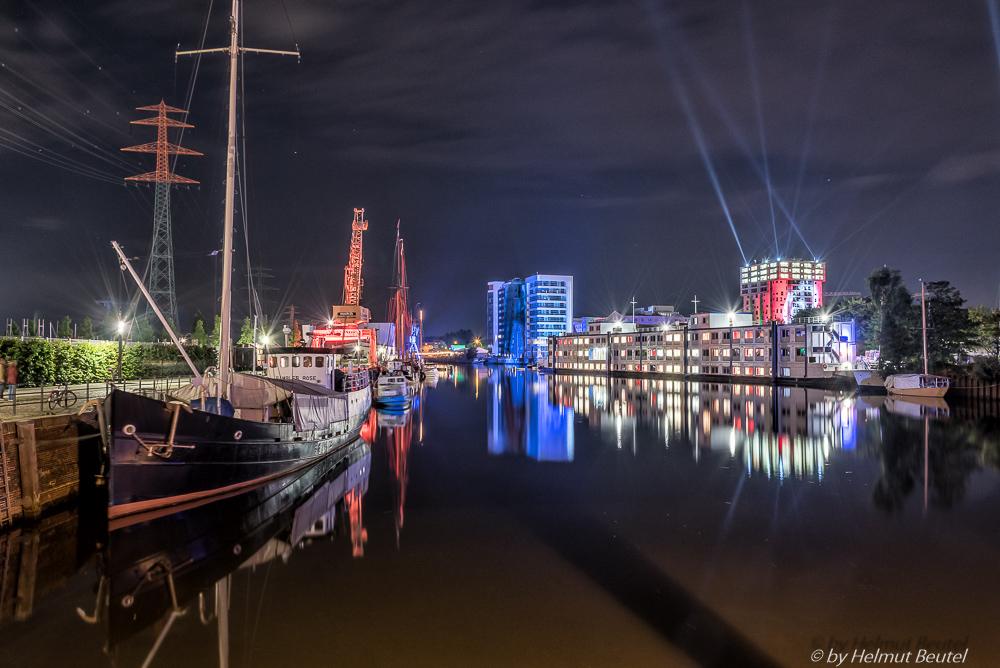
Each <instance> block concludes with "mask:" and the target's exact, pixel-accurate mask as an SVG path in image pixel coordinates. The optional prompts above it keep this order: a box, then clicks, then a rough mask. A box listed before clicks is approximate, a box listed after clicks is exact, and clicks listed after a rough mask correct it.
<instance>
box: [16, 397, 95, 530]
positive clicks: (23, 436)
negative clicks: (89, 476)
mask: <svg viewBox="0 0 1000 668" xmlns="http://www.w3.org/2000/svg"><path fill="white" fill-rule="evenodd" d="M89 415H90V416H91V418H90V419H88V416H87V414H85V415H84V417H82V418H80V417H77V416H75V415H53V416H48V417H37V418H33V419H26V420H18V421H16V422H14V421H10V422H0V528H3V527H6V526H8V525H10V524H13V523H15V522H18V521H21V520H36V519H38V518H40V517H41V515H42V511H44V510H46V509H48V508H52V507H55V506H58V505H60V504H62V503H64V502H66V501H68V500H70V499H73V498H75V497H76V496H77V495H78V494H79V493H80V477H81V463H83V469H84V470H86V469H87V468H88V466H87V464H86V462H88V461H89V460H92V459H93V457H91V456H89V455H88V454H87V453H86V449H88V448H89V449H91V451H92V452H94V453H96V450H97V447H98V441H97V439H98V437H99V433H98V430H97V428H96V425H95V424H94V422H93V420H95V419H96V418H94V417H92V416H93V415H94V414H93V413H91V414H89Z"/></svg>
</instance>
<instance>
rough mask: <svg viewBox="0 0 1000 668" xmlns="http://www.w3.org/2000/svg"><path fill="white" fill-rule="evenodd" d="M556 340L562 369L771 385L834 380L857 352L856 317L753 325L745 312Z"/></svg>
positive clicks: (556, 363) (554, 358)
mask: <svg viewBox="0 0 1000 668" xmlns="http://www.w3.org/2000/svg"><path fill="white" fill-rule="evenodd" d="M552 341H553V345H552V351H551V354H550V356H549V361H550V363H551V364H552V367H553V368H554V369H555V370H557V371H561V370H566V371H577V372H604V373H609V374H615V373H621V372H640V373H656V374H671V375H677V376H683V377H716V378H718V377H732V378H734V379H735V377H746V378H751V379H755V380H761V381H765V382H770V381H772V380H778V379H782V378H784V379H788V380H789V381H791V380H793V379H796V380H801V379H806V378H824V377H828V376H829V375H830V374H832V373H833V372H834V371H836V370H837V369H853V368H854V362H855V357H856V354H857V342H856V339H855V330H854V321H853V320H845V321H826V320H824V319H822V318H809V319H807V321H805V322H793V323H791V324H788V325H779V324H778V323H771V324H770V325H753V324H751V322H750V315H749V314H746V313H733V314H728V313H696V314H694V315H693V316H691V318H690V321H689V323H688V325H686V326H684V327H675V328H662V327H660V328H648V329H639V330H638V331H634V332H628V331H622V332H607V333H603V332H583V333H571V334H559V335H557V336H554V337H552Z"/></svg>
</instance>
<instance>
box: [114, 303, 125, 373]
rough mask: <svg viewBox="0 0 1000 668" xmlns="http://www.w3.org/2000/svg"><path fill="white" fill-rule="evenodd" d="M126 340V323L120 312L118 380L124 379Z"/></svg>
mask: <svg viewBox="0 0 1000 668" xmlns="http://www.w3.org/2000/svg"><path fill="white" fill-rule="evenodd" d="M124 342H125V323H124V322H123V321H122V319H121V313H119V314H118V375H117V376H115V378H116V379H117V380H118V382H121V380H122V352H123V350H122V349H123V347H124Z"/></svg>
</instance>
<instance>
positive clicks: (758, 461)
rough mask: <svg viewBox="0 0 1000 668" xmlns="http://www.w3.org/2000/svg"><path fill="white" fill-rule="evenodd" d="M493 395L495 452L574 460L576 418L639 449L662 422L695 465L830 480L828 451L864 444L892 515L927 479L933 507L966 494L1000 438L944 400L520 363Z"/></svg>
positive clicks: (881, 500) (876, 498) (883, 505)
mask: <svg viewBox="0 0 1000 668" xmlns="http://www.w3.org/2000/svg"><path fill="white" fill-rule="evenodd" d="M489 391H490V397H489V403H488V422H487V424H488V432H487V433H488V436H487V438H488V448H489V452H490V453H491V454H521V455H526V456H528V457H531V458H534V459H538V460H550V461H572V459H573V448H574V440H573V439H574V436H573V422H574V415H579V416H580V417H581V418H582V419H583V420H584V421H585V422H586V423H587V424H588V425H589V427H590V429H591V430H592V431H595V432H599V433H600V434H601V435H602V437H603V439H604V440H605V441H607V442H611V443H614V444H615V446H616V447H617V448H619V449H623V450H629V451H632V452H633V453H637V451H638V448H639V447H640V443H642V444H646V445H645V447H648V444H649V442H650V439H649V438H648V436H647V434H648V433H649V431H650V430H654V431H655V433H656V434H657V437H656V439H655V441H656V442H659V443H661V444H662V445H663V447H665V448H672V447H681V448H690V451H691V453H692V457H693V459H694V460H695V461H698V460H700V459H701V458H703V457H708V456H711V457H713V458H719V457H722V458H724V459H727V460H728V461H729V462H730V464H729V466H732V463H738V465H739V466H740V467H741V468H743V469H744V471H745V472H746V474H747V475H748V476H751V477H752V476H757V475H763V476H765V477H766V478H774V479H776V480H778V481H779V482H780V481H782V480H784V479H785V478H788V477H793V478H796V479H801V480H812V481H816V482H822V481H823V479H824V477H825V476H826V475H828V472H829V469H830V462H831V458H833V457H836V456H838V453H845V452H855V453H856V454H857V455H858V456H863V457H875V458H878V460H879V461H880V462H881V464H882V467H881V471H882V472H881V476H880V478H879V480H878V482H877V484H876V485H875V489H874V493H873V497H872V500H873V503H874V505H875V506H876V507H878V508H880V509H883V510H885V511H887V512H893V511H897V510H899V509H900V508H901V507H902V505H903V502H904V501H905V499H906V498H907V496H908V495H909V494H910V493H911V492H912V491H913V490H914V489H916V488H917V486H918V483H920V482H921V481H923V483H924V486H926V487H927V490H928V492H927V494H928V497H929V500H928V503H929V504H931V505H936V506H939V507H942V508H950V507H952V506H954V505H955V504H956V503H958V502H960V501H961V499H962V498H963V497H964V494H965V488H966V485H967V481H968V478H969V476H970V475H971V473H972V472H973V471H974V470H976V469H977V468H979V467H980V466H981V463H982V462H983V461H987V462H993V461H996V454H995V453H996V451H997V446H996V442H997V440H998V439H997V438H996V437H995V436H994V437H989V438H986V437H984V436H985V435H984V433H983V430H982V429H981V428H980V429H976V428H969V427H964V428H959V427H958V426H957V425H955V424H953V423H949V422H946V420H949V419H950V410H949V407H948V405H947V404H946V403H945V402H944V401H942V400H935V401H932V402H928V401H913V402H911V401H907V400H906V399H902V398H893V399H887V398H886V397H858V396H856V395H854V394H848V393H842V392H831V391H827V390H819V389H807V388H796V387H774V386H770V385H753V384H727V383H701V382H687V381H679V380H650V379H630V378H608V377H606V376H599V375H598V376H576V375H574V376H570V375H549V374H544V375H538V374H534V373H531V372H525V371H522V370H512V369H493V370H491V373H490V375H489ZM991 419H992V418H991ZM925 422H926V423H927V441H928V447H927V454H926V455H925V451H924V430H925ZM640 432H641V434H640ZM849 468H850V467H848V471H849Z"/></svg>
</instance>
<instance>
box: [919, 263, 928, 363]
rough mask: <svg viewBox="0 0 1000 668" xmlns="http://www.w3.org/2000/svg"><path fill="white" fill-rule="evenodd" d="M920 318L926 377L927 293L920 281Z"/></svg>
mask: <svg viewBox="0 0 1000 668" xmlns="http://www.w3.org/2000/svg"><path fill="white" fill-rule="evenodd" d="M920 317H921V318H922V319H923V325H924V326H923V333H924V375H925V376H926V375H927V293H926V292H925V291H924V282H923V281H920Z"/></svg>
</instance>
